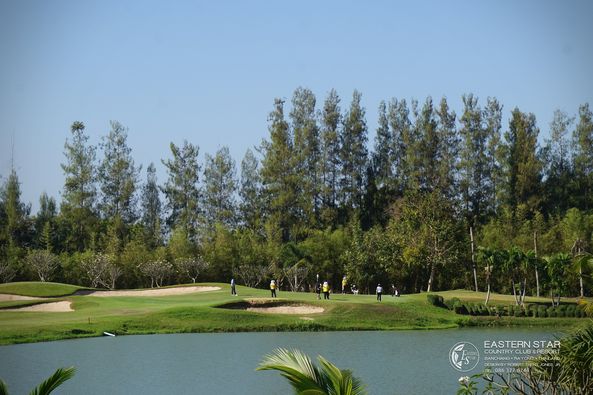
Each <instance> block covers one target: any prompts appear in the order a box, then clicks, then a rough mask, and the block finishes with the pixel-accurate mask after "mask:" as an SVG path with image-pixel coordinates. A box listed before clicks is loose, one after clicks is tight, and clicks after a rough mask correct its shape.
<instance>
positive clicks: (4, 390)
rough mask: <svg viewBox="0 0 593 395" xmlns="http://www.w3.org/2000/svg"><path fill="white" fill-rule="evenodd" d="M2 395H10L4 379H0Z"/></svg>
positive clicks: (0, 392) (0, 394)
mask: <svg viewBox="0 0 593 395" xmlns="http://www.w3.org/2000/svg"><path fill="white" fill-rule="evenodd" d="M0 395H8V386H7V385H6V383H5V382H4V380H2V379H0Z"/></svg>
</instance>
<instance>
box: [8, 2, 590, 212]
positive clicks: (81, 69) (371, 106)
mask: <svg viewBox="0 0 593 395" xmlns="http://www.w3.org/2000/svg"><path fill="white" fill-rule="evenodd" d="M285 3H287V2H269V1H252V2H239V1H237V2H222V1H221V2H215V1H210V2H199V1H188V2H165V1H160V2H153V1H126V2H122V1H70V0H68V1H65V0H56V1H27V0H25V1H12V0H4V1H1V2H0V54H1V57H0V59H1V61H0V175H1V176H3V177H4V178H3V180H4V179H5V177H6V176H7V175H8V173H9V171H10V166H11V147H12V146H13V144H12V142H13V141H14V164H15V168H16V170H17V173H18V175H19V178H20V181H21V183H22V185H21V187H22V191H23V200H24V201H26V202H32V203H33V207H34V210H35V209H36V207H37V201H38V199H39V195H40V194H41V193H42V192H43V191H46V192H47V193H48V194H50V195H52V196H54V197H56V198H57V199H58V201H59V200H61V197H60V193H61V190H62V186H63V173H62V170H61V168H60V163H61V162H62V161H63V158H64V157H63V146H64V142H65V139H66V138H67V137H69V126H70V124H71V123H72V122H73V121H75V120H80V121H83V122H84V123H85V125H86V126H87V131H88V133H89V134H90V135H91V141H92V142H93V143H98V142H99V140H100V137H101V136H104V135H106V134H107V132H108V131H109V121H110V120H118V121H120V122H121V123H122V124H124V125H125V126H127V127H128V128H129V144H130V146H131V147H132V152H133V156H134V158H135V160H136V163H137V164H142V165H143V167H144V169H146V167H147V166H148V164H149V163H150V162H151V161H152V162H155V164H156V165H157V169H158V175H159V181H160V182H164V180H165V177H166V175H165V172H164V170H163V166H162V165H161V162H160V161H161V159H163V158H168V157H169V148H168V146H169V142H171V141H173V142H176V143H181V142H182V141H183V140H184V139H187V140H188V141H190V142H192V143H194V144H197V145H199V146H200V160H201V161H203V157H204V153H211V154H212V153H214V152H215V151H216V150H217V149H218V148H220V147H221V146H223V145H228V146H229V148H230V150H231V154H232V155H233V156H234V158H235V159H236V161H237V164H239V162H240V160H241V158H242V157H243V155H244V153H245V151H246V149H247V148H249V147H253V146H254V145H257V144H259V142H260V141H261V139H262V138H265V137H266V136H267V115H268V113H269V112H270V110H271V109H272V104H273V99H274V97H283V98H286V99H288V100H290V97H291V95H292V92H293V91H294V89H295V88H297V87H299V86H303V87H307V88H310V89H311V90H312V91H313V92H314V93H315V94H316V95H317V100H318V104H321V103H322V101H323V99H324V98H325V96H326V94H327V92H328V91H329V90H330V89H331V88H335V89H336V90H337V91H338V93H339V94H340V96H341V98H342V107H343V108H345V107H346V106H347V105H348V103H349V101H350V98H351V94H352V91H353V90H354V89H358V90H360V91H361V92H362V93H363V105H364V106H365V107H366V108H367V120H368V125H369V129H370V133H369V137H370V139H371V141H372V140H373V139H374V135H375V127H376V116H377V111H376V109H377V106H378V104H379V102H380V101H381V100H383V99H389V98H391V97H397V98H406V99H410V98H417V99H419V100H420V101H423V100H424V99H425V97H426V96H427V95H431V96H432V97H433V98H434V99H435V100H438V99H439V98H440V97H441V96H443V95H444V96H447V98H448V100H449V102H450V104H451V105H452V106H453V108H454V109H455V110H456V112H457V113H458V114H459V113H460V112H461V99H460V98H461V95H462V94H463V93H468V92H473V93H474V94H476V95H477V96H478V97H479V98H480V99H481V102H485V100H486V97H488V96H496V97H497V98H498V99H499V101H501V102H502V104H503V105H504V106H505V119H504V122H503V127H504V128H505V129H506V127H507V125H508V111H509V110H510V109H512V108H514V107H515V106H517V107H519V108H520V109H521V110H523V111H528V112H533V113H535V115H536V116H537V120H538V125H539V127H540V129H541V132H542V135H544V136H545V135H547V133H548V125H549V122H550V120H551V118H552V114H553V111H554V110H555V109H556V108H560V109H562V110H564V111H567V112H569V113H572V114H574V113H576V111H577V109H578V106H579V104H581V103H584V102H589V103H591V104H593V78H592V75H591V73H592V71H593V45H592V44H591V37H593V24H592V23H591V20H592V18H593V3H592V2H587V1H521V2H519V1H450V2H443V1H408V2H403V1H401V2H396V1H374V2H361V1H359V2H349V1H299V2H291V4H285ZM144 177H145V174H144V172H143V174H142V179H144ZM2 182H3V181H2Z"/></svg>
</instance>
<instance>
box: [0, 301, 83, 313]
mask: <svg viewBox="0 0 593 395" xmlns="http://www.w3.org/2000/svg"><path fill="white" fill-rule="evenodd" d="M71 304H72V302H68V301H67V300H63V301H61V302H51V303H41V304H36V305H33V306H27V307H21V308H18V309H4V310H2V311H37V312H43V313H67V312H69V311H74V309H73V308H72V307H71Z"/></svg>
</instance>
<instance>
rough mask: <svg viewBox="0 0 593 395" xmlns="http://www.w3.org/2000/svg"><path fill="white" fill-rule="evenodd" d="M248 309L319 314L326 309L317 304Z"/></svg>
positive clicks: (252, 308)
mask: <svg viewBox="0 0 593 395" xmlns="http://www.w3.org/2000/svg"><path fill="white" fill-rule="evenodd" d="M246 310H247V311H253V312H256V313H268V314H317V313H323V311H324V310H323V307H317V306H273V307H248V308H247V309H246Z"/></svg>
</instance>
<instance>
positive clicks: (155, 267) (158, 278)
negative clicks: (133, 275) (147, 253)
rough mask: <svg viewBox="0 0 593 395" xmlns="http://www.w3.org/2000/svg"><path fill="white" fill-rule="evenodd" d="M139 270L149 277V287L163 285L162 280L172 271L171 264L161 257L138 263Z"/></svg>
mask: <svg viewBox="0 0 593 395" xmlns="http://www.w3.org/2000/svg"><path fill="white" fill-rule="evenodd" d="M139 269H140V272H141V273H142V274H143V275H145V276H146V277H148V278H150V288H154V287H155V285H156V287H157V288H160V287H162V286H163V282H164V281H165V280H166V279H167V278H168V277H169V276H170V275H171V274H172V273H173V265H172V264H171V263H170V262H167V261H165V260H162V259H157V260H153V261H148V262H144V263H142V264H140V266H139Z"/></svg>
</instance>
